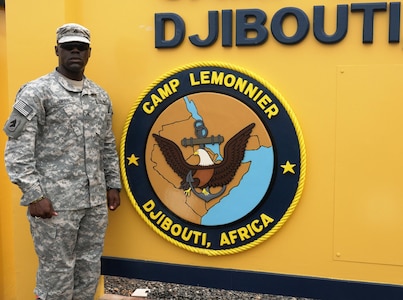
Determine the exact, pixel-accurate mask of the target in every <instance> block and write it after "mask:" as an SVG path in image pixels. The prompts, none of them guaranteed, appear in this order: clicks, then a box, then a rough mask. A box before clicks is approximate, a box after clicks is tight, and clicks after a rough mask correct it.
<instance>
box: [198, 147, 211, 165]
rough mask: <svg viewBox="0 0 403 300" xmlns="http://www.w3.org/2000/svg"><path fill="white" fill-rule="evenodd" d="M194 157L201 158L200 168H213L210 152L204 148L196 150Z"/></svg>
mask: <svg viewBox="0 0 403 300" xmlns="http://www.w3.org/2000/svg"><path fill="white" fill-rule="evenodd" d="M194 155H198V156H199V157H200V162H199V166H212V165H214V162H213V160H212V159H211V157H210V155H209V154H208V152H207V151H206V150H204V149H202V148H199V149H197V150H196V152H195V153H194Z"/></svg>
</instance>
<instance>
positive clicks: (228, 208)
mask: <svg viewBox="0 0 403 300" xmlns="http://www.w3.org/2000/svg"><path fill="white" fill-rule="evenodd" d="M249 161H250V162H251V164H250V168H249V171H248V172H247V173H246V174H245V175H244V176H243V178H242V180H241V181H240V183H239V185H238V186H235V187H234V188H232V189H231V191H230V193H229V194H228V195H227V196H225V197H224V198H222V199H221V201H220V202H219V203H217V204H216V205H214V206H213V207H212V208H211V209H210V210H209V211H208V212H207V213H206V214H205V215H204V216H203V217H202V220H201V224H202V225H210V226H212V225H223V224H228V223H230V222H234V221H236V220H238V219H240V218H242V217H243V216H245V215H246V214H248V213H249V212H250V211H252V210H253V209H254V208H255V207H256V206H257V205H258V204H259V202H260V201H261V200H262V199H263V197H264V195H265V194H266V192H267V190H268V188H269V185H270V181H271V177H272V175H273V163H274V155H273V148H272V147H260V148H259V149H257V150H247V151H245V157H244V159H243V161H242V162H243V163H244V162H249Z"/></svg>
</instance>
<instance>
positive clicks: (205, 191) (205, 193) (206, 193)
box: [202, 188, 210, 196]
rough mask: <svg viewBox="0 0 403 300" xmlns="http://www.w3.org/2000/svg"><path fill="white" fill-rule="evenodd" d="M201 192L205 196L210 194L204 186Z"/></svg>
mask: <svg viewBox="0 0 403 300" xmlns="http://www.w3.org/2000/svg"><path fill="white" fill-rule="evenodd" d="M202 193H203V195H205V196H208V195H210V193H209V191H208V190H207V189H206V188H204V189H203V190H202Z"/></svg>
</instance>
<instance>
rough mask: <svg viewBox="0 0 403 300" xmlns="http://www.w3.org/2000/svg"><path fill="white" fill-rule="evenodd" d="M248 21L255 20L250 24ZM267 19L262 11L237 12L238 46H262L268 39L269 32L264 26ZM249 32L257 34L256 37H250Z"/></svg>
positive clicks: (243, 10)
mask: <svg viewBox="0 0 403 300" xmlns="http://www.w3.org/2000/svg"><path fill="white" fill-rule="evenodd" d="M248 19H253V20H254V22H253V23H249V22H248ZM266 20H267V17H266V14H265V13H264V11H262V10H260V9H241V10H237V11H236V45H237V46H249V45H261V44H263V43H264V42H265V41H266V40H267V37H268V31H267V29H266V27H264V24H265V23H266ZM248 32H255V33H256V37H248Z"/></svg>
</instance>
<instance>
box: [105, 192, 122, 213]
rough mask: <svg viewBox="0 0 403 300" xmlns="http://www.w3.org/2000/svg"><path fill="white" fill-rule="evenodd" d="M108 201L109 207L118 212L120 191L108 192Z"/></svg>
mask: <svg viewBox="0 0 403 300" xmlns="http://www.w3.org/2000/svg"><path fill="white" fill-rule="evenodd" d="M106 199H107V200H108V207H109V209H110V210H116V209H117V208H118V207H119V206H120V196H119V191H118V190H116V189H110V190H108V192H107V194H106Z"/></svg>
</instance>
